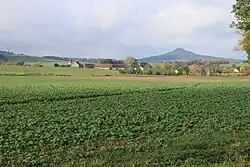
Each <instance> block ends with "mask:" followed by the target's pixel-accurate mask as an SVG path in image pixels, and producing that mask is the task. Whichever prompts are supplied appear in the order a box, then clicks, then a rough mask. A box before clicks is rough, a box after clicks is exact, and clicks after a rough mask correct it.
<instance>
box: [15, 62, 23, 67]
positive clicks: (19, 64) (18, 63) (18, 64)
mask: <svg viewBox="0 0 250 167" xmlns="http://www.w3.org/2000/svg"><path fill="white" fill-rule="evenodd" d="M16 65H17V66H24V62H23V61H21V62H17V63H16Z"/></svg>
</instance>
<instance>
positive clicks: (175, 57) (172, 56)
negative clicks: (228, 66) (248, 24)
mask: <svg viewBox="0 0 250 167" xmlns="http://www.w3.org/2000/svg"><path fill="white" fill-rule="evenodd" d="M200 59H202V60H232V61H234V59H228V58H222V57H213V56H205V55H199V54H196V53H193V52H191V51H187V50H185V49H182V48H177V49H175V50H173V51H171V52H168V53H165V54H161V55H158V56H151V57H146V58H141V59H138V61H140V62H148V63H160V62H164V61H166V62H168V61H193V60H200Z"/></svg>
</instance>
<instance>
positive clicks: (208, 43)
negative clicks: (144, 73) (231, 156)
mask: <svg viewBox="0 0 250 167" xmlns="http://www.w3.org/2000/svg"><path fill="white" fill-rule="evenodd" d="M233 3H234V0H209V1H208V0H0V7H1V10H0V49H2V50H6V49H9V50H11V51H14V52H22V53H26V54H30V55H36V56H43V55H57V56H58V55H59V56H67V57H95V58H96V57H112V58H124V57H125V56H135V57H138V58H139V57H146V56H152V55H157V54H161V53H165V52H169V51H171V50H173V49H175V48H177V47H181V48H184V49H187V50H191V51H194V52H196V53H199V54H204V55H210V56H220V57H234V58H242V57H244V54H243V53H239V52H233V48H234V46H235V45H236V43H237V38H238V37H237V35H235V34H234V31H233V30H231V29H230V28H229V24H230V22H231V21H232V18H233V15H232V14H230V11H231V6H232V4H233Z"/></svg>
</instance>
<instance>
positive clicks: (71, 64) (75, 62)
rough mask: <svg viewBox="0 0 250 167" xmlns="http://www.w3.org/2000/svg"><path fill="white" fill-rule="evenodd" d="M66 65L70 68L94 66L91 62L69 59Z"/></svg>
mask: <svg viewBox="0 0 250 167" xmlns="http://www.w3.org/2000/svg"><path fill="white" fill-rule="evenodd" d="M68 65H69V66H70V67H72V68H94V67H95V64H91V63H80V62H79V61H73V60H71V61H69V63H68Z"/></svg>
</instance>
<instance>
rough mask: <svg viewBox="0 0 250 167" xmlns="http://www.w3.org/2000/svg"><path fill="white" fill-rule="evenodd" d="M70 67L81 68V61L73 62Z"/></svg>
mask: <svg viewBox="0 0 250 167" xmlns="http://www.w3.org/2000/svg"><path fill="white" fill-rule="evenodd" d="M70 67H73V68H79V67H80V63H79V62H72V63H71V65H70Z"/></svg>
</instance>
